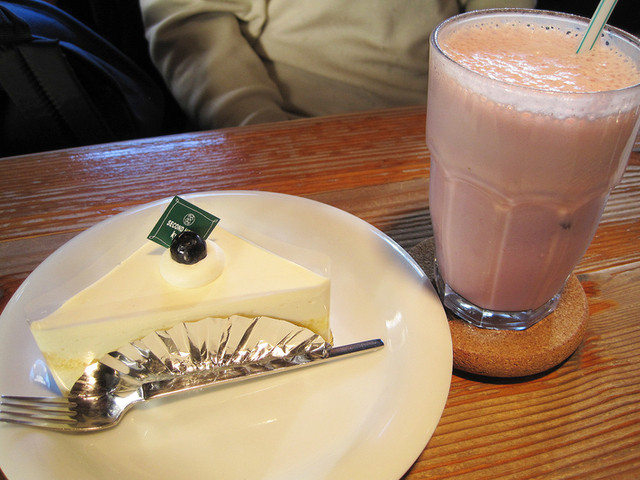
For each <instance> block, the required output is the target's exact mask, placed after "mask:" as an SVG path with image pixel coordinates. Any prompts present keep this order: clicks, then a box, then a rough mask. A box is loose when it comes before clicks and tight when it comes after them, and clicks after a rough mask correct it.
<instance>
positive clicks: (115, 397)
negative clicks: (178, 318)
mask: <svg viewBox="0 0 640 480" xmlns="http://www.w3.org/2000/svg"><path fill="white" fill-rule="evenodd" d="M383 345H384V344H383V342H382V341H381V340H379V339H376V340H367V341H364V342H357V343H352V344H349V345H343V346H339V347H332V348H330V349H329V350H328V355H327V356H326V357H324V358H318V359H315V360H313V361H309V362H306V363H300V364H297V365H283V366H276V367H274V368H271V369H269V370H262V371H257V372H251V373H249V374H244V375H234V376H231V377H225V378H220V376H219V375H218V374H214V373H211V374H209V375H208V376H207V373H206V372H205V373H204V374H200V375H199V376H198V380H197V381H195V382H194V381H193V379H192V378H189V376H186V375H185V376H182V377H181V376H179V377H173V378H171V379H168V380H158V381H152V382H148V383H141V382H136V381H133V380H131V378H129V377H126V376H120V375H119V374H118V372H117V371H115V370H114V369H113V368H111V367H109V366H106V365H104V364H103V363H100V362H96V363H93V364H92V365H90V367H88V368H87V369H86V370H85V373H84V374H83V375H82V377H80V379H79V380H78V381H77V382H76V384H75V385H74V386H73V388H72V389H71V391H70V393H69V395H68V396H65V397H23V396H13V395H2V396H0V421H1V422H8V423H16V424H20V425H28V426H33V427H40V428H44V429H48V430H56V431H61V432H70V433H83V432H92V431H97V430H103V429H106V428H110V427H113V426H115V425H117V424H118V423H119V422H120V420H121V419H122V417H123V416H124V414H125V413H126V412H127V411H128V410H129V409H130V408H131V407H133V406H134V405H135V404H137V403H139V402H144V401H147V400H150V399H152V398H159V397H163V396H168V395H172V394H174V393H181V392H185V391H188V390H195V389H201V388H204V387H208V386H211V385H214V384H215V385H220V384H223V383H225V384H226V383H231V382H236V381H241V380H248V379H251V378H255V377H258V376H263V375H269V374H275V373H280V372H283V371H289V370H291V369H294V368H300V367H305V366H311V365H317V364H320V363H325V362H327V361H329V360H333V359H337V358H341V357H343V356H345V355H349V354H356V353H361V352H365V351H368V350H369V351H371V350H376V349H379V348H381V347H382V346H383Z"/></svg>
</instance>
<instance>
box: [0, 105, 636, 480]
mask: <svg viewBox="0 0 640 480" xmlns="http://www.w3.org/2000/svg"><path fill="white" fill-rule="evenodd" d="M424 128H425V114H424V108H420V107H415V108H404V109H394V110H387V111H377V112H366V113H359V114H351V115H344V116H335V117H326V118H321V119H311V120H301V121H292V122H286V123H280V124H272V125H262V126H254V127H245V128H236V129H228V130H219V131H213V132H204V133H195V134H187V135H178V136H168V137H161V138H152V139H144V140H138V141H131V142H124V143H117V144H111V145H98V146H94V147H86V148H78V149H71V150H65V151H57V152H49V153H42V154H36V155H30V156H24V157H13V158H4V159H0V169H1V170H0V171H1V172H2V173H1V174H0V308H4V306H5V305H6V302H7V301H8V299H9V298H10V297H11V295H12V294H13V293H14V292H15V291H16V289H17V288H18V286H19V285H20V284H21V282H22V281H23V280H24V279H25V278H26V276H27V275H28V274H29V273H30V272H31V271H32V270H33V269H34V268H35V267H36V266H37V265H38V264H39V263H40V262H41V261H42V260H44V259H45V258H46V257H47V255H49V254H50V253H52V252H53V251H54V250H55V249H56V248H57V247H59V246H60V245H62V244H63V243H64V242H66V241H67V240H69V239H70V238H72V237H73V236H74V235H76V234H77V233H78V232H81V231H82V230H84V229H86V228H87V227H89V226H91V225H94V224H95V223H97V222H99V221H101V220H103V219H104V218H106V217H108V216H110V215H114V214H116V213H119V212H122V211H123V210H125V209H128V208H129V207H131V206H133V205H137V204H142V203H146V202H149V201H152V200H156V199H159V198H164V197H169V196H172V195H174V194H178V193H180V194H185V193H188V192H198V191H210V190H222V189H249V190H268V191H274V192H282V193H288V194H293V195H300V196H304V197H309V198H312V199H315V200H319V201H321V202H325V203H328V204H330V205H333V206H336V207H338V208H341V209H344V210H346V211H348V212H350V213H352V214H355V215H357V216H358V217H360V218H362V219H364V220H366V221H367V222H370V223H371V224H373V225H375V226H376V227H378V228H379V229H381V230H382V231H383V232H385V233H387V234H388V235H390V236H391V237H392V238H393V239H395V240H396V241H397V242H398V243H399V244H400V245H401V246H403V247H405V248H407V249H409V248H411V247H412V246H414V245H416V244H417V243H418V242H420V241H421V240H423V239H425V238H426V237H428V236H429V235H430V234H431V223H430V217H429V210H428V201H427V192H428V180H429V152H428V150H427V148H426V146H425V142H424ZM16 252H19V253H18V254H16ZM578 273H579V279H580V281H581V283H582V285H583V286H584V288H585V290H586V292H587V294H588V299H589V304H590V312H591V319H590V322H589V326H588V331H587V335H586V338H585V341H584V343H583V344H582V346H581V347H580V348H579V349H578V350H577V351H576V352H575V354H573V355H572V356H571V357H570V358H569V359H568V360H567V361H566V362H565V363H564V364H562V365H561V366H559V367H558V368H556V369H554V370H553V371H551V372H547V373H546V374H544V375H540V376H538V377H536V378H533V379H527V381H522V380H513V381H511V380H491V379H486V378H474V377H472V376H469V375H466V374H463V373H461V372H454V373H453V377H452V384H451V391H450V394H449V397H448V401H447V405H446V408H445V411H444V414H443V416H442V419H441V421H440V423H439V426H438V428H437V429H436V432H435V434H434V435H433V437H432V439H431V441H430V443H429V445H428V447H427V448H426V449H425V450H424V452H423V453H422V454H421V455H420V457H419V458H418V459H417V460H416V462H415V464H414V465H413V466H412V467H411V469H410V470H409V471H408V472H407V474H406V476H405V477H404V478H406V479H417V478H473V479H476V478H496V477H499V478H519V479H521V478H545V479H549V478H563V479H564V478H574V477H575V478H612V477H615V478H638V477H639V476H640V313H638V312H639V310H640V154H639V153H634V154H632V156H631V160H630V162H629V166H628V168H627V171H626V173H625V176H624V178H623V181H622V183H621V184H620V185H619V186H618V187H617V188H616V189H615V190H614V191H613V193H612V195H611V198H610V200H609V203H608V206H607V209H606V211H605V213H604V216H603V219H602V223H601V225H600V228H599V229H598V232H597V234H596V237H595V239H594V241H593V244H592V245H591V247H590V248H589V251H588V252H587V254H586V256H585V257H584V259H583V260H582V262H581V263H580V265H579V267H578ZM0 467H1V465H0ZM0 477H2V475H0Z"/></svg>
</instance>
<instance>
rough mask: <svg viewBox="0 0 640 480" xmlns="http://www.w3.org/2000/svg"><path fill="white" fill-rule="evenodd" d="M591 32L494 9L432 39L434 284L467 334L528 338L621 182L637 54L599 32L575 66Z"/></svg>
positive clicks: (451, 24)
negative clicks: (472, 328)
mask: <svg viewBox="0 0 640 480" xmlns="http://www.w3.org/2000/svg"><path fill="white" fill-rule="evenodd" d="M587 26H588V20H587V19H583V18H580V17H575V16H572V15H566V14H561V13H551V12H543V11H539V10H520V9H500V10H485V11H477V12H471V13H468V14H462V15H459V16H457V17H453V18H451V19H449V20H447V21H445V22H443V23H442V24H441V25H440V26H439V27H438V28H437V29H436V30H435V31H434V32H433V34H432V36H431V53H430V67H429V93H428V107H427V144H428V147H429V150H430V152H431V180H430V186H429V204H430V210H431V215H432V220H433V226H434V232H435V240H436V272H435V273H436V283H437V285H438V291H439V294H440V296H441V298H442V299H443V303H444V304H445V307H446V308H447V309H449V310H450V311H452V312H453V313H454V314H456V315H457V316H459V317H461V318H463V319H464V320H467V321H468V322H470V323H472V324H473V325H476V326H479V327H486V328H498V329H515V330H519V329H525V328H528V327H529V326H531V325H533V324H534V323H536V322H537V321H538V320H540V319H542V318H544V317H545V316H547V315H548V314H549V313H550V312H551V311H553V309H554V308H555V306H556V303H557V301H558V299H559V297H560V294H561V291H562V289H563V286H564V284H565V282H566V280H567V279H568V277H569V276H570V275H571V273H572V271H573V269H574V268H575V266H576V264H577V263H578V262H579V261H580V259H581V258H582V256H583V255H584V253H585V251H586V249H587V247H588V246H589V244H590V243H591V240H592V238H593V236H594V234H595V231H596V228H597V226H598V223H599V221H600V217H601V214H602V211H603V209H604V206H605V203H606V201H607V197H608V195H609V193H610V191H611V189H612V188H613V187H614V186H615V185H616V183H618V182H619V180H620V178H621V176H622V173H623V171H624V169H625V166H626V162H627V160H628V158H629V154H630V152H631V149H632V147H633V143H634V139H635V137H636V134H637V133H638V127H639V125H640V118H639V117H640V42H639V41H638V39H636V38H635V37H633V36H631V35H629V34H627V33H625V32H623V31H621V30H618V29H615V28H610V27H606V28H605V30H604V31H603V35H602V37H601V38H600V40H599V43H598V44H597V45H596V47H594V49H593V50H592V51H591V52H588V53H582V52H581V53H580V54H576V53H575V52H576V49H577V46H578V44H579V41H580V38H581V37H582V35H583V34H584V31H585V30H586V28H587ZM591 70H593V72H592V73H590V74H587V73H585V72H587V71H591Z"/></svg>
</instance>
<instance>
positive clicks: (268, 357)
mask: <svg viewBox="0 0 640 480" xmlns="http://www.w3.org/2000/svg"><path fill="white" fill-rule="evenodd" d="M330 348H331V345H330V344H329V343H327V342H325V341H324V339H323V338H322V337H321V336H319V335H317V334H316V333H314V332H312V331H311V330H309V329H306V328H303V327H298V326H295V325H293V324H291V323H289V322H285V321H283V320H276V319H273V318H268V317H256V318H247V317H241V316H232V317H229V318H206V319H204V320H200V321H197V322H189V323H181V324H179V325H176V326H174V327H172V328H170V329H168V330H158V331H155V332H153V333H151V334H149V335H147V336H145V337H144V338H142V339H139V340H136V341H134V342H132V343H130V344H127V345H124V346H122V347H121V348H119V349H118V350H117V351H115V352H111V353H109V354H107V355H105V356H104V357H103V358H101V359H100V361H99V362H97V363H93V364H92V365H90V366H89V367H87V369H86V370H85V373H84V374H83V376H82V377H81V378H80V380H78V382H77V383H76V385H75V386H74V388H73V389H72V391H73V392H74V393H76V394H80V395H100V394H102V393H103V392H105V391H113V390H114V389H117V390H123V389H135V390H138V389H139V388H141V387H142V388H144V389H145V392H146V394H147V396H149V397H152V396H160V395H162V394H163V393H172V392H175V391H179V390H191V389H197V388H201V387H204V386H209V385H212V384H219V383H226V382H230V381H234V380H240V379H245V378H251V377H253V376H258V375H263V374H266V373H269V372H274V373H275V372H278V371H282V369H288V368H292V367H296V366H303V365H304V364H306V363H309V362H312V361H314V360H319V359H325V358H327V356H328V355H329V349H330ZM98 373H99V374H98ZM96 378H99V379H100V380H99V381H98V382H96V381H95V379H96Z"/></svg>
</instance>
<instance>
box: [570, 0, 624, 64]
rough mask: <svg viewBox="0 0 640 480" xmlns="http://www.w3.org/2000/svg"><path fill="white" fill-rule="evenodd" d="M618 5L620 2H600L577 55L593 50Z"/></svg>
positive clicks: (604, 0)
mask: <svg viewBox="0 0 640 480" xmlns="http://www.w3.org/2000/svg"><path fill="white" fill-rule="evenodd" d="M616 3H618V0H600V3H599V4H598V7H597V8H596V11H595V12H594V13H593V17H591V21H590V22H589V26H588V27H587V31H586V33H585V34H584V37H582V41H581V42H580V45H578V50H577V52H576V53H580V52H587V51H589V50H591V49H592V48H593V46H594V45H595V44H596V41H597V40H598V37H599V36H600V33H601V32H602V29H603V28H604V24H605V23H607V20H609V17H610V16H611V12H612V11H613V9H614V7H615V6H616Z"/></svg>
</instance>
